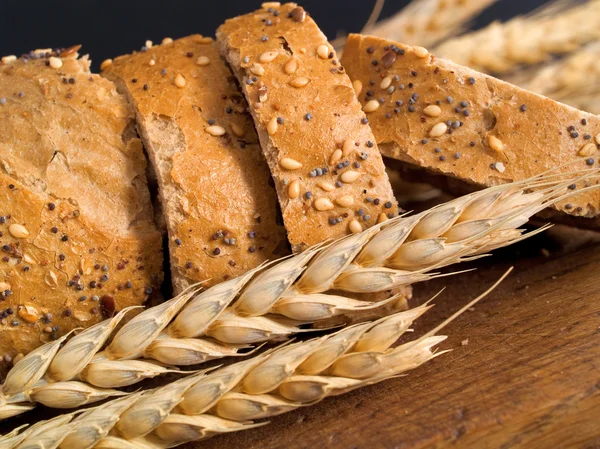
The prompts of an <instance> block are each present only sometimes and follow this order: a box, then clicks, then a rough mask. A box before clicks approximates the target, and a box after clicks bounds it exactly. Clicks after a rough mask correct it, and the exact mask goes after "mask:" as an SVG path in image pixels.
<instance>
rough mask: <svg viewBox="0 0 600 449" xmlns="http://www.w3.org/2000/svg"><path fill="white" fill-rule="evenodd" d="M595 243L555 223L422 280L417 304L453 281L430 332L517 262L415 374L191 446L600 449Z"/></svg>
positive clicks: (427, 320) (432, 316) (421, 325)
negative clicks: (467, 267)
mask: <svg viewBox="0 0 600 449" xmlns="http://www.w3.org/2000/svg"><path fill="white" fill-rule="evenodd" d="M588 239H589V234H585V235H583V236H581V235H579V234H576V235H573V234H567V235H566V236H565V234H564V233H562V232H556V231H554V232H553V233H551V234H550V235H548V234H546V235H544V236H540V237H536V238H534V239H532V240H529V241H526V242H523V243H521V244H519V245H518V246H516V247H513V248H509V249H504V250H502V251H500V252H499V253H498V252H497V253H496V254H495V255H494V256H493V257H490V258H488V259H484V260H483V261H479V262H478V264H477V266H478V270H477V271H476V272H471V273H466V274H463V275H460V276H457V277H453V278H444V279H438V280H436V281H432V282H429V283H427V284H426V285H425V284H424V285H420V286H419V287H417V288H416V289H415V296H416V299H417V300H424V299H426V298H428V297H429V296H431V295H432V294H433V293H434V292H436V291H437V290H439V288H440V287H442V286H447V287H448V288H447V290H446V291H445V292H444V293H443V294H442V296H440V297H439V298H438V299H436V301H435V303H436V304H437V306H436V307H435V309H434V310H432V311H431V312H429V313H428V314H427V315H425V316H424V317H423V318H422V319H421V320H420V321H419V322H418V324H417V326H416V329H417V331H424V330H428V329H431V328H432V327H433V326H435V324H437V323H439V322H440V321H441V320H442V319H443V318H444V317H447V316H449V315H451V314H452V312H453V311H456V310H458V309H459V308H460V307H461V306H462V305H464V304H466V303H467V302H468V300H470V299H472V298H473V297H475V296H477V295H478V294H479V293H480V292H482V291H484V290H485V289H486V288H487V287H488V286H489V285H491V284H492V283H493V282H494V281H495V280H496V279H497V278H498V277H499V276H500V275H501V274H502V273H503V272H504V271H505V270H506V268H507V267H508V266H510V265H515V271H514V272H513V274H511V275H510V277H509V278H508V279H507V280H506V281H504V283H503V284H502V285H501V286H500V287H499V288H498V289H497V290H495V291H494V292H493V293H492V294H491V295H490V296H489V297H487V298H486V299H484V300H483V301H482V302H481V303H479V304H478V305H477V306H476V307H475V310H473V311H470V312H467V313H465V314H464V315H463V316H461V317H460V318H458V319H457V320H456V321H455V322H453V323H452V324H451V325H449V326H448V327H447V328H446V329H445V332H443V333H445V334H447V335H449V336H450V338H449V339H448V340H447V341H446V342H444V343H443V344H442V345H441V348H442V349H452V352H451V353H449V354H445V355H442V356H441V357H439V358H437V359H435V360H433V361H432V362H429V363H428V364H426V365H425V366H423V367H421V368H420V369H417V370H415V371H413V372H411V373H410V375H409V376H406V377H402V378H397V379H393V380H389V381H386V382H383V383H381V384H378V385H374V386H370V387H366V388H363V389H361V390H357V391H355V392H352V393H349V394H346V395H343V396H339V397H335V398H329V399H326V400H325V401H323V402H321V403H320V404H318V405H316V406H313V407H309V408H305V409H301V410H297V411H294V412H291V413H287V414H285V415H281V416H278V417H275V418H272V419H271V424H270V425H268V426H265V427H262V428H259V429H254V430H250V431H246V432H240V433H237V434H229V435H224V436H219V437H216V438H213V439H211V440H207V441H205V442H201V443H196V444H192V445H187V446H185V447H186V448H187V449H192V448H198V449H199V448H209V449H217V448H218V449H223V448H232V449H238V448H243V449H259V448H260V449H275V448H286V449H300V448H313V449H317V448H319V449H320V448H335V449H346V448H347V449H355V448H356V449H421V448H478V449H487V448H489V449H492V448H493V449H500V448H502V449H508V448H527V449H534V448H543V449H547V448H552V449H562V448H578V449H592V448H600V246H598V245H591V244H588V242H589V241H595V240H597V237H592V238H591V240H588ZM560 240H562V242H561V241H560ZM573 246H583V247H584V249H579V250H577V251H572V247H573ZM565 247H566V249H565ZM569 247H571V248H569ZM542 248H546V249H550V255H549V257H545V256H543V255H541V254H540V250H541V249H542ZM569 250H571V251H569Z"/></svg>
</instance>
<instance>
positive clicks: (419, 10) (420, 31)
mask: <svg viewBox="0 0 600 449" xmlns="http://www.w3.org/2000/svg"><path fill="white" fill-rule="evenodd" d="M495 2H496V0H414V1H412V2H410V3H409V4H408V6H406V7H405V8H404V9H403V10H402V11H400V12H399V13H397V14H395V15H394V16H392V17H390V18H389V19H385V20H382V21H381V22H379V23H377V24H376V25H374V26H373V27H372V28H371V29H369V30H368V34H372V35H374V36H380V37H383V38H385V39H390V40H393V41H396V42H402V43H405V44H411V45H422V46H433V45H435V44H436V43H438V42H440V41H442V40H443V39H445V38H448V37H449V36H451V35H454V34H457V33H458V32H460V31H461V29H462V27H463V26H464V25H465V24H467V23H468V22H469V20H471V19H472V18H473V17H475V16H476V15H477V14H479V13H480V12H481V11H483V10H484V9H486V8H487V7H488V6H490V5H491V4H493V3H495Z"/></svg>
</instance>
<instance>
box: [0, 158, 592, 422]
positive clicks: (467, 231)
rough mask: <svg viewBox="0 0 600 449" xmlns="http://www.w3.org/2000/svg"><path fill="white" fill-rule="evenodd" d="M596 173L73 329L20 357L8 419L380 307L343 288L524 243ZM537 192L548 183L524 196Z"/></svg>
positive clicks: (478, 200)
mask: <svg viewBox="0 0 600 449" xmlns="http://www.w3.org/2000/svg"><path fill="white" fill-rule="evenodd" d="M597 174H598V169H589V170H584V171H581V172H575V173H571V174H566V175H565V174H560V175H557V174H545V175H540V176H537V177H534V178H531V179H529V180H526V181H522V182H518V183H513V184H505V185H501V186H496V187H491V188H488V189H485V190H482V191H479V192H475V193H472V194H470V195H467V196H464V197H462V198H458V199H456V200H453V201H450V202H448V203H446V204H442V205H439V206H436V207H434V208H432V209H431V210H429V211H426V212H423V213H420V214H417V215H414V216H408V217H398V218H395V219H393V220H389V221H388V222H386V223H382V224H380V225H378V226H376V227H373V228H370V229H368V230H366V231H364V232H362V233H359V234H354V235H351V236H348V237H346V238H343V239H340V240H338V241H336V242H333V243H330V244H328V245H321V246H318V247H316V248H312V249H309V250H307V251H306V252H304V253H302V254H299V255H295V256H293V257H289V258H287V259H284V260H282V261H278V262H277V263H272V264H271V265H268V266H265V267H258V268H256V269H255V270H252V271H250V272H248V273H246V274H244V275H243V276H240V277H238V278H235V279H231V280H229V281H226V282H223V283H221V284H217V285H215V286H213V287H211V288H209V289H207V290H205V291H202V292H199V291H198V289H199V287H197V286H196V287H193V288H190V289H188V290H187V291H185V292H183V293H182V294H181V295H179V296H177V297H176V298H173V299H171V300H169V301H167V302H165V303H164V304H161V305H159V306H156V307H152V308H149V309H147V310H145V311H143V312H142V313H140V314H139V315H137V316H136V317H134V318H133V319H132V320H131V321H129V322H128V323H126V324H125V325H124V326H123V327H121V329H120V330H118V331H117V332H115V327H116V325H117V324H118V323H119V321H120V320H121V319H122V318H123V316H124V314H125V313H126V312H127V311H126V310H125V311H122V312H121V313H119V314H118V315H117V316H116V317H114V318H113V319H111V320H106V321H103V322H101V323H99V324H97V325H95V326H93V327H91V328H89V329H86V330H84V331H82V332H81V333H80V334H78V335H76V336H74V337H72V338H70V339H68V340H66V338H67V337H66V336H65V337H63V338H61V339H59V340H57V341H55V342H51V343H48V344H46V345H43V346H41V347H39V348H38V349H36V350H34V351H32V352H31V353H29V354H28V355H26V356H25V357H24V358H23V359H22V360H20V361H19V362H18V363H16V364H15V365H14V366H13V368H12V369H11V370H10V371H9V372H8V374H7V376H6V380H5V382H4V384H3V385H2V390H1V393H2V394H1V396H0V397H2V403H1V404H0V416H2V417H4V418H6V417H9V416H13V415H16V414H19V413H21V412H23V411H26V410H29V409H31V405H32V404H33V403H35V402H40V403H42V404H45V405H48V406H53V407H60V406H61V404H63V405H62V406H63V407H65V406H69V407H78V406H82V405H85V404H89V403H92V402H94V401H97V400H100V399H103V398H105V397H107V396H114V395H120V394H121V393H120V392H119V391H118V390H113V388H118V387H123V386H127V385H133V384H134V383H136V382H139V381H140V380H142V379H145V378H149V377H155V376H157V375H160V374H163V373H166V372H172V371H176V369H175V368H171V367H169V366H170V365H173V366H185V365H192V364H198V363H201V362H204V361H206V360H210V359H216V358H221V357H226V356H235V355H243V354H240V353H239V350H240V349H241V348H248V347H252V346H254V345H256V344H259V343H262V342H266V341H276V340H281V339H286V338H289V337H290V336H291V335H292V334H296V333H299V332H304V331H310V330H311V329H302V328H300V327H299V325H300V324H303V323H314V322H316V321H320V320H324V319H327V318H330V317H332V316H335V315H337V314H339V313H342V312H346V311H352V310H361V309H365V308H373V307H377V306H378V305H381V304H382V303H385V302H388V301H391V300H393V299H394V298H393V297H392V298H389V299H388V300H386V301H382V302H378V303H377V302H375V303H373V302H367V301H358V300H354V299H351V298H348V297H346V296H344V295H345V294H347V293H374V292H381V291H387V290H391V289H394V288H397V287H399V286H402V285H407V284H412V283H414V282H418V281H423V280H426V279H430V278H432V277H434V276H436V273H435V271H434V270H436V269H438V268H439V267H442V266H446V265H449V264H453V263H456V262H461V261H463V260H472V259H473V258H476V257H481V255H482V254H484V253H486V252H488V251H490V250H492V249H494V248H497V247H500V246H506V245H509V244H511V243H514V242H517V241H519V240H521V239H523V238H525V237H527V236H528V235H531V233H530V234H523V232H522V230H520V229H518V228H519V227H520V226H521V225H522V224H524V223H526V222H527V220H528V219H529V217H530V216H531V215H533V214H535V213H537V212H538V211H540V210H541V209H543V208H545V207H546V206H549V205H551V204H554V203H555V202H557V201H561V200H562V199H563V198H564V197H565V196H568V195H572V194H573V193H574V191H573V190H571V189H569V188H568V186H569V185H571V184H573V183H576V182H580V181H582V180H583V179H584V178H587V179H592V178H593V177H594V176H597ZM565 176H566V177H567V178H568V179H565ZM594 187H595V186H592V187H589V188H594ZM533 188H536V189H538V190H536V191H535V192H533V193H526V191H527V190H530V189H533ZM583 190H585V188H583V189H579V190H578V192H581V191H583ZM543 229H544V228H542V229H541V230H543ZM541 230H538V231H534V232H540V231H541ZM65 340H66V343H65V344H64V346H62V344H63V342H64V341H65ZM109 341H110V342H109ZM107 342H109V344H108V345H107V346H106V348H105V349H102V348H103V347H104V346H105V345H106V343H107ZM165 365H167V366H165Z"/></svg>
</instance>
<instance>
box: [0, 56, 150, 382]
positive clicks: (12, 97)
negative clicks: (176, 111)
mask: <svg viewBox="0 0 600 449" xmlns="http://www.w3.org/2000/svg"><path fill="white" fill-rule="evenodd" d="M89 64H90V62H89V60H88V59H87V57H82V58H79V59H78V58H77V47H74V48H70V49H67V50H64V51H62V52H57V51H52V50H40V51H36V52H31V53H29V54H27V55H24V56H23V57H21V58H18V59H17V58H12V57H8V58H6V57H5V58H4V62H3V63H1V64H0V246H1V249H2V251H1V254H0V317H1V318H0V357H2V358H3V360H4V366H3V367H2V368H3V369H2V370H4V369H6V368H7V365H9V364H10V361H11V359H13V358H14V357H15V356H17V354H19V353H27V352H29V351H31V350H32V349H34V348H35V347H37V346H39V345H40V344H42V343H44V342H46V341H49V340H51V339H53V338H56V337H59V336H62V335H64V334H65V333H67V332H68V331H70V330H72V329H74V328H76V327H87V326H90V325H92V324H95V323H97V322H98V321H100V320H101V319H102V318H103V316H108V315H112V314H113V313H114V311H116V310H120V309H123V308H124V307H128V306H132V305H141V304H142V303H143V302H144V301H145V300H146V299H147V298H148V296H149V295H151V294H152V292H153V291H157V290H158V287H159V285H160V282H161V279H162V249H161V238H160V234H159V233H158V232H157V230H156V227H155V226H154V223H153V211H152V206H151V204H150V196H149V192H148V188H147V186H146V175H145V171H146V159H145V157H144V154H143V151H142V145H141V142H140V141H139V139H137V138H135V134H134V133H133V132H132V131H133V112H132V110H131V109H130V108H129V107H128V105H127V102H126V101H125V99H124V97H123V96H122V95H120V94H118V93H117V90H116V87H115V86H114V84H113V83H111V82H110V81H108V80H106V79H104V78H101V77H100V76H98V75H94V74H92V73H90V71H89Z"/></svg>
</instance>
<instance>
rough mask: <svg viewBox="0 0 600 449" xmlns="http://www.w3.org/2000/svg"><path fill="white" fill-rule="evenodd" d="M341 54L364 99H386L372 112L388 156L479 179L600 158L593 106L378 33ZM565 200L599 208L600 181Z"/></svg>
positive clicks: (575, 211) (592, 213)
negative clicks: (581, 106) (570, 102)
mask: <svg viewBox="0 0 600 449" xmlns="http://www.w3.org/2000/svg"><path fill="white" fill-rule="evenodd" d="M342 63H343V65H344V67H345V68H346V71H347V72H348V74H349V75H350V78H351V79H352V80H353V82H354V83H355V86H357V88H358V90H360V95H359V99H360V101H361V102H362V103H363V107H364V108H365V109H367V110H369V105H373V104H374V103H372V102H373V101H376V102H378V103H379V105H380V106H379V107H378V108H376V109H373V110H372V111H371V112H368V113H367V117H369V122H370V123H371V127H372V128H373V133H374V134H375V137H376V138H377V142H378V144H379V146H380V149H381V152H382V154H384V155H385V156H387V157H390V158H394V159H399V160H401V161H403V162H405V163H408V164H410V165H413V166H419V167H423V168H426V169H429V170H432V171H434V172H436V173H441V174H444V175H449V176H452V177H455V178H458V179H460V180H462V181H465V182H468V183H470V184H473V185H476V186H479V187H484V186H492V185H496V184H500V183H506V182H512V181H520V180H524V179H527V178H530V177H532V176H535V175H537V174H539V173H542V172H545V171H547V170H552V169H556V170H557V172H568V171H573V170H581V169H585V168H589V167H591V166H596V165H597V164H598V160H599V156H600V155H599V153H598V148H599V144H600V119H599V118H598V117H597V116H595V115H593V114H588V113H586V112H583V111H578V110H576V109H573V108H571V107H569V106H566V105H563V104H561V103H557V102H555V101H553V100H550V99H548V98H545V97H542V96H540V95H537V94H535V93H532V92H528V91H526V90H523V89H520V88H518V87H516V86H513V85H511V84H509V83H506V82H504V81H500V80H498V79H496V78H493V77H491V76H488V75H484V74H482V73H478V72H476V71H474V70H471V69H469V68H466V67H462V66H460V65H458V64H455V63H453V62H451V61H447V60H443V59H438V58H436V57H435V56H433V55H432V54H430V53H429V52H428V51H427V50H426V49H424V48H422V47H411V46H407V45H403V44H397V43H394V42H391V41H388V40H384V39H381V38H377V37H370V36H361V35H350V36H349V37H348V40H347V42H346V46H345V48H344V55H343V58H342ZM592 182H597V181H596V180H594V181H592ZM583 185H584V183H582V184H581V185H580V186H578V188H579V187H582V186H583ZM557 209H558V210H559V211H562V212H564V213H566V214H571V215H573V216H575V217H588V218H589V217H596V216H598V215H599V214H600V190H598V189H595V190H590V191H587V192H584V193H582V194H580V195H576V196H573V197H571V198H568V199H567V200H565V201H562V202H560V203H558V205H557ZM560 215H564V214H560ZM557 218H560V217H557ZM583 222H589V224H593V223H596V225H597V224H598V220H580V221H579V223H576V222H573V223H574V224H579V225H584V226H587V225H589V224H586V223H583Z"/></svg>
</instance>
